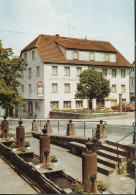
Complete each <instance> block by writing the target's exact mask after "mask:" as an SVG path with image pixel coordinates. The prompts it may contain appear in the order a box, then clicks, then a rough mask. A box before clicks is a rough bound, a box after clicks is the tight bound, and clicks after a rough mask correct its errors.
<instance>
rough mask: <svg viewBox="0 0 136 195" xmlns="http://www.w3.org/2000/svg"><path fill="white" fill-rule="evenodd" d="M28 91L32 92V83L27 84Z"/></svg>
mask: <svg viewBox="0 0 136 195" xmlns="http://www.w3.org/2000/svg"><path fill="white" fill-rule="evenodd" d="M29 92H30V93H31V92H32V84H29Z"/></svg>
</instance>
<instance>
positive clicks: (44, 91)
mask: <svg viewBox="0 0 136 195" xmlns="http://www.w3.org/2000/svg"><path fill="white" fill-rule="evenodd" d="M21 57H23V58H25V59H26V61H27V62H28V69H27V71H25V72H22V78H21V80H20V81H21V83H22V86H21V88H20V93H21V95H22V96H24V97H25V98H26V104H25V105H24V106H23V108H21V109H22V110H19V115H20V116H21V117H34V116H35V115H36V117H37V118H46V117H48V115H49V111H50V110H52V108H58V109H60V110H61V109H67V108H71V109H79V108H81V107H83V108H88V100H83V101H82V100H77V99H74V97H75V92H76V87H77V83H78V82H79V74H80V72H81V71H83V70H85V69H88V68H89V67H93V68H95V69H96V70H98V71H102V72H103V74H104V76H105V77H106V78H107V79H109V80H110V85H111V88H112V91H111V93H110V95H109V99H110V100H109V101H105V107H110V106H111V105H114V104H118V103H119V94H120V93H122V99H123V101H125V102H129V101H130V97H129V96H130V95H129V94H130V89H129V72H130V69H131V67H132V65H131V64H130V63H129V62H128V61H127V60H126V59H125V58H124V57H123V56H122V55H121V54H120V53H119V51H118V50H117V49H115V48H114V47H113V46H112V45H111V44H110V43H109V42H105V41H92V40H86V39H75V38H68V37H61V36H59V35H58V34H57V35H56V36H50V35H39V36H38V37H37V38H36V39H35V40H34V41H32V42H31V43H30V44H29V45H27V46H26V47H25V48H24V49H23V50H22V51H21ZM91 106H92V108H95V107H96V100H92V105H91Z"/></svg>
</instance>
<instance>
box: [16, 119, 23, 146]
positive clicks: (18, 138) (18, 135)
mask: <svg viewBox="0 0 136 195" xmlns="http://www.w3.org/2000/svg"><path fill="white" fill-rule="evenodd" d="M18 123H19V126H18V127H17V128H16V141H17V148H21V147H24V145H25V128H24V127H23V126H22V123H23V122H22V121H21V119H20V121H19V122H18ZM21 139H22V141H21Z"/></svg>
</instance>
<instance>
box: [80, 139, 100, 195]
mask: <svg viewBox="0 0 136 195" xmlns="http://www.w3.org/2000/svg"><path fill="white" fill-rule="evenodd" d="M85 145H86V147H87V149H88V151H87V153H84V154H83V155H82V181H83V186H84V189H85V191H86V192H87V193H91V194H98V193H99V192H98V190H97V183H96V179H97V154H96V153H95V152H92V151H93V143H91V142H90V139H88V142H87V143H86V144H85Z"/></svg>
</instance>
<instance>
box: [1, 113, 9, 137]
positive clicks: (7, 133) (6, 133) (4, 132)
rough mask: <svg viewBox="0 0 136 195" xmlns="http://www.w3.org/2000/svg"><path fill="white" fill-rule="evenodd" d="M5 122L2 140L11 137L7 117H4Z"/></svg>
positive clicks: (2, 124)
mask: <svg viewBox="0 0 136 195" xmlns="http://www.w3.org/2000/svg"><path fill="white" fill-rule="evenodd" d="M3 118H4V120H3V121H2V123H1V130H2V138H8V137H9V122H8V121H7V120H6V118H7V117H6V116H4V117H3Z"/></svg>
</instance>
